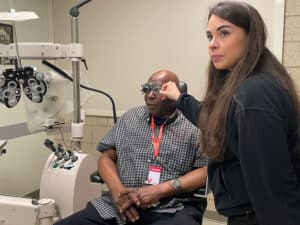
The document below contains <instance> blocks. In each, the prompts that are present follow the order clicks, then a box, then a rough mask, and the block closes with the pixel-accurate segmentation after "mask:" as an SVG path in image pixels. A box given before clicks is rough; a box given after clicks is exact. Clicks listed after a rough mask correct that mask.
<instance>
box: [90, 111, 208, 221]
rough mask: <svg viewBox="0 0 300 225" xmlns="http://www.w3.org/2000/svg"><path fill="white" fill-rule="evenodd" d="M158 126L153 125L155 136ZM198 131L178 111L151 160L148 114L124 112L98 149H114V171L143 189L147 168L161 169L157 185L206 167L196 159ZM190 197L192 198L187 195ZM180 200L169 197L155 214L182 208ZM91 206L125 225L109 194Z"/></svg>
mask: <svg viewBox="0 0 300 225" xmlns="http://www.w3.org/2000/svg"><path fill="white" fill-rule="evenodd" d="M158 132H159V126H156V128H155V133H156V136H157V135H158ZM198 137H199V129H198V128H197V127H195V126H194V125H193V124H192V123H190V122H189V121H188V120H187V119H186V118H185V117H184V116H183V115H182V114H181V113H180V112H179V111H178V117H177V118H176V120H175V121H173V122H172V123H170V124H167V125H166V126H165V127H164V130H163V136H162V141H161V145H160V148H159V155H158V157H157V159H156V160H154V159H153V145H152V131H151V129H150V125H149V112H148V110H147V108H146V106H139V107H136V108H133V109H131V110H129V111H127V112H126V113H125V114H124V115H123V116H122V117H121V118H120V119H119V120H118V122H117V123H116V124H115V125H114V126H113V127H112V129H111V130H110V131H109V132H108V133H107V134H106V135H105V136H104V137H103V138H102V139H101V140H100V142H99V144H98V146H97V149H98V150H99V151H100V152H104V151H105V150H108V149H116V153H117V159H118V160H117V170H118V173H119V177H120V179H121V181H122V183H123V184H124V186H126V187H142V186H146V185H147V184H145V181H146V180H147V177H148V173H149V166H150V165H159V166H161V167H162V174H161V177H160V182H164V181H168V180H171V179H174V178H177V177H180V176H182V175H184V174H186V173H187V172H189V171H191V170H192V169H194V168H198V167H202V166H206V164H207V162H206V160H203V159H200V158H199V145H198ZM190 196H191V195H190ZM187 200H188V198H187V195H185V197H182V198H179V197H178V198H170V199H167V200H166V201H163V202H161V203H160V204H159V205H158V206H157V207H155V208H153V210H155V211H159V210H161V211H163V210H167V211H168V209H170V210H169V211H172V209H182V208H183V204H182V202H183V201H187ZM92 204H93V205H94V207H95V208H96V209H97V211H98V212H99V214H100V215H101V217H102V218H104V219H111V218H117V221H118V224H125V222H124V221H122V219H121V218H120V215H119V213H118V212H117V209H116V208H115V207H114V203H113V200H112V197H111V194H110V193H109V192H108V193H102V196H101V197H99V198H97V199H95V200H93V201H92Z"/></svg>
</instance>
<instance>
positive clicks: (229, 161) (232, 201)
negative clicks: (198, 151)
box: [160, 1, 300, 225]
mask: <svg viewBox="0 0 300 225" xmlns="http://www.w3.org/2000/svg"><path fill="white" fill-rule="evenodd" d="M206 35H207V39H208V41H209V47H208V52H209V55H210V57H211V61H210V65H209V68H208V86H207V91H206V94H205V97H204V100H203V101H202V102H201V103H200V102H198V101H197V100H196V99H194V98H193V97H192V96H190V95H187V94H180V92H179V91H178V90H177V88H176V85H175V84H174V83H171V82H169V83H167V84H165V85H164V86H163V87H162V90H161V91H160V93H161V94H162V95H164V96H166V97H168V98H170V99H174V100H177V106H178V108H179V109H180V110H181V111H182V112H183V114H185V116H186V117H187V118H188V119H189V120H191V121H192V122H193V123H194V124H196V125H198V126H200V128H201V130H202V135H201V137H200V142H201V144H202V148H203V154H204V155H205V156H206V157H208V158H209V165H208V177H209V185H210V187H211V189H212V191H213V194H214V200H215V206H216V209H217V211H218V212H219V213H220V214H222V215H224V216H226V217H228V224H229V225H237V224H243V225H244V224H251V225H254V224H258V225H299V224H300V137H299V124H300V104H299V100H298V97H297V93H296V90H295V86H294V84H293V81H292V79H291V77H290V76H289V74H288V73H287V71H286V70H285V69H284V67H283V66H282V65H281V63H280V62H279V61H278V60H277V59H276V58H275V56H274V55H273V54H272V53H271V52H270V50H269V49H268V48H267V47H266V45H265V43H266V29H265V24H264V22H263V20H262V18H261V16H260V15H259V13H258V12H257V10H256V9H255V8H253V7H252V6H250V5H249V4H247V3H243V2H236V1H223V2H219V3H217V4H216V5H215V6H214V7H213V8H211V9H210V12H209V16H208V24H207V31H206ZM199 118H200V119H199Z"/></svg>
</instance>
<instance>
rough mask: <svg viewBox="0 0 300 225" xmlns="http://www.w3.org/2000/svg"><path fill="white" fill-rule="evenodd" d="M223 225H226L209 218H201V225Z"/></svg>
mask: <svg viewBox="0 0 300 225" xmlns="http://www.w3.org/2000/svg"><path fill="white" fill-rule="evenodd" d="M225 224H226V223H225V222H221V221H216V220H213V219H209V218H203V223H202V225H225Z"/></svg>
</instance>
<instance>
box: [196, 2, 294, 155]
mask: <svg viewBox="0 0 300 225" xmlns="http://www.w3.org/2000/svg"><path fill="white" fill-rule="evenodd" d="M211 15H216V16H218V17H220V18H222V19H225V20H227V21H229V22H231V23H232V24H234V25H236V26H238V27H240V28H242V29H243V30H244V31H245V32H246V34H247V41H246V43H247V44H246V46H245V50H244V53H243V55H242V56H241V58H240V60H239V61H238V63H237V64H236V65H235V66H234V68H233V69H232V70H231V71H224V70H218V69H216V68H215V67H214V65H213V64H212V62H210V65H209V67H208V86H207V90H206V94H205V97H204V100H203V104H202V109H201V113H200V128H201V131H202V134H201V136H200V143H201V145H202V154H203V155H204V156H206V157H208V158H210V159H216V160H222V159H223V157H224V151H225V136H226V121H227V118H228V113H229V108H230V105H231V103H232V101H233V96H234V94H235V92H236V90H237V88H238V87H239V85H240V84H241V83H242V82H243V81H244V80H245V79H246V78H247V77H249V76H251V75H252V74H253V71H254V70H260V71H264V72H269V73H270V74H272V75H273V76H274V77H275V79H276V80H277V81H278V83H279V85H281V87H282V88H283V90H285V92H286V93H287V94H288V95H289V96H290V98H291V101H292V103H293V104H294V105H295V110H296V115H297V120H298V121H300V119H299V114H300V110H299V109H300V104H299V100H298V97H297V93H296V89H295V86H294V84H293V81H292V79H291V77H290V76H289V74H288V73H287V71H286V70H285V68H284V67H283V66H282V64H281V63H280V62H279V61H278V60H277V59H276V57H275V56H274V55H273V54H272V53H271V52H270V51H269V50H268V48H267V47H266V27H265V24H264V22H263V19H262V18H261V16H260V14H259V13H258V11H257V10H256V9H255V8H254V7H252V6H250V5H249V4H247V3H244V2H236V1H222V2H219V3H217V4H216V5H215V6H214V7H212V8H211V9H210V12H209V15H208V19H209V18H210V17H211Z"/></svg>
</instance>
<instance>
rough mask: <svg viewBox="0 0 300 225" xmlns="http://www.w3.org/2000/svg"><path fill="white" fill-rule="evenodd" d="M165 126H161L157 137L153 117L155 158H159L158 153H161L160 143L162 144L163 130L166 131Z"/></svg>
mask: <svg viewBox="0 0 300 225" xmlns="http://www.w3.org/2000/svg"><path fill="white" fill-rule="evenodd" d="M165 124H166V123H163V124H162V125H160V127H159V133H158V137H155V124H154V116H153V115H152V118H151V130H152V144H153V149H154V158H157V156H158V153H159V146H160V143H161V139H162V134H163V129H164V126H165Z"/></svg>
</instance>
